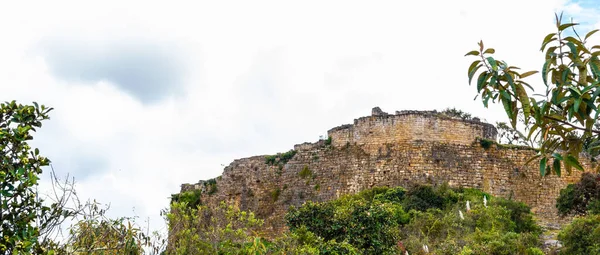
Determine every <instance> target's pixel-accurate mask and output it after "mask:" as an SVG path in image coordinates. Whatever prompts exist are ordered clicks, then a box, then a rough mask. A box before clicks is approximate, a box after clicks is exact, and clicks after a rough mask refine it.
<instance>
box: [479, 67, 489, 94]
mask: <svg viewBox="0 0 600 255" xmlns="http://www.w3.org/2000/svg"><path fill="white" fill-rule="evenodd" d="M487 79H488V72H487V71H485V72H482V73H481V74H479V77H478V78H477V93H479V92H480V91H481V89H483V87H484V86H485V81H486V80H487Z"/></svg>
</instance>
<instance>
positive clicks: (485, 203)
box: [483, 196, 487, 207]
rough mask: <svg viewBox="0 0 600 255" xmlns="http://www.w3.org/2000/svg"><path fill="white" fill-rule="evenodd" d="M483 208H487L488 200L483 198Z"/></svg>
mask: <svg viewBox="0 0 600 255" xmlns="http://www.w3.org/2000/svg"><path fill="white" fill-rule="evenodd" d="M483 206H485V207H487V199H486V198H485V196H483Z"/></svg>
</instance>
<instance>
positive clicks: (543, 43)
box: [540, 33, 556, 51]
mask: <svg viewBox="0 0 600 255" xmlns="http://www.w3.org/2000/svg"><path fill="white" fill-rule="evenodd" d="M555 35H556V33H552V34H548V35H546V37H544V41H542V47H541V48H540V51H544V48H546V45H548V43H550V42H552V41H554V40H556V38H553V37H554V36H555Z"/></svg>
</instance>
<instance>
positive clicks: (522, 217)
mask: <svg viewBox="0 0 600 255" xmlns="http://www.w3.org/2000/svg"><path fill="white" fill-rule="evenodd" d="M492 204H493V205H497V206H502V207H504V208H506V209H508V211H510V219H511V220H512V221H513V222H514V223H515V225H516V226H515V232H517V233H523V232H534V233H538V232H540V231H541V229H540V227H539V226H538V225H537V224H536V223H535V220H534V219H533V214H532V213H531V208H529V206H527V205H526V204H525V203H523V202H517V201H513V200H507V199H503V198H495V199H494V201H493V203H492Z"/></svg>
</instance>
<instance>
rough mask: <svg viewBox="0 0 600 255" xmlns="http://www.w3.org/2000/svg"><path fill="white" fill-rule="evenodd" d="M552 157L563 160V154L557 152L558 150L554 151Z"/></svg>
mask: <svg viewBox="0 0 600 255" xmlns="http://www.w3.org/2000/svg"><path fill="white" fill-rule="evenodd" d="M552 157H553V158H555V159H558V160H563V157H562V155H560V153H557V152H555V153H552Z"/></svg>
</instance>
